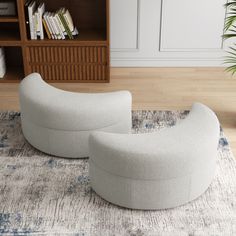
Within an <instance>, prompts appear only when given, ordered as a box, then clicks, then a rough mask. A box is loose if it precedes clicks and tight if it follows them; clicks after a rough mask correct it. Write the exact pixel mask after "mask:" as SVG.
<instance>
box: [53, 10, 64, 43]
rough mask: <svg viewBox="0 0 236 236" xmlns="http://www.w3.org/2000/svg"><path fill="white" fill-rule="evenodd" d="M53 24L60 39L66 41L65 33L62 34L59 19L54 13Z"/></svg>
mask: <svg viewBox="0 0 236 236" xmlns="http://www.w3.org/2000/svg"><path fill="white" fill-rule="evenodd" d="M53 23H54V25H55V29H56V33H57V37H58V39H64V37H65V36H64V34H63V32H61V29H60V26H59V24H58V22H57V17H56V14H55V13H53Z"/></svg>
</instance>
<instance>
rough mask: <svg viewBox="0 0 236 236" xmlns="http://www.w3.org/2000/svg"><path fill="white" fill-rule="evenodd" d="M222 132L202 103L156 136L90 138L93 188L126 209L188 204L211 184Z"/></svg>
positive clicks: (98, 135)
mask: <svg viewBox="0 0 236 236" xmlns="http://www.w3.org/2000/svg"><path fill="white" fill-rule="evenodd" d="M219 133H220V126H219V122H218V119H217V117H216V116H215V114H214V113H213V112H212V111H211V110H210V109H209V108H207V107H206V106H204V105H202V104H199V103H196V104H194V105H193V107H192V109H191V111H190V113H189V115H188V116H187V118H186V119H184V120H182V121H180V122H179V123H178V124H177V125H176V126H174V127H172V128H166V129H163V130H161V131H158V132H155V133H146V134H114V133H105V132H95V133H92V135H91V136H90V139H89V150H90V153H89V154H90V159H89V164H90V178H91V185H92V188H93V189H94V190H95V192H97V194H98V195H100V196H101V197H103V198H104V199H106V200H107V201H109V202H112V203H114V204H117V205H120V206H123V207H127V208H134V209H164V208H172V207H176V206H179V205H182V204H184V203H187V202H189V201H191V200H193V199H195V198H197V197H198V196H200V195H201V194H202V193H203V192H204V191H205V190H206V189H207V188H208V186H209V184H210V183H211V181H212V179H213V176H214V170H215V166H216V157H217V146H218V141H219Z"/></svg>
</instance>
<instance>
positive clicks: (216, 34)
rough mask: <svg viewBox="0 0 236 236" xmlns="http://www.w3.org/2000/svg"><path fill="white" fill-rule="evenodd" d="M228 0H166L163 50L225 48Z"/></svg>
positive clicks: (162, 38)
mask: <svg viewBox="0 0 236 236" xmlns="http://www.w3.org/2000/svg"><path fill="white" fill-rule="evenodd" d="M225 2H226V1H225V0H198V1H196V0H163V1H162V7H163V8H162V25H161V44H160V50H161V51H196V50H197V51H204V50H216V49H221V48H222V38H221V35H222V33H223V27H224V16H225V9H224V6H223V4H224V3H225Z"/></svg>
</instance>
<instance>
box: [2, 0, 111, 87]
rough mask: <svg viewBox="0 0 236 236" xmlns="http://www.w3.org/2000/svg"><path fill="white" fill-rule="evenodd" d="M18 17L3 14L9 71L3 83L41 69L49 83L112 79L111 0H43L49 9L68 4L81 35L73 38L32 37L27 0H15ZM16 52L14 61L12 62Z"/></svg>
mask: <svg viewBox="0 0 236 236" xmlns="http://www.w3.org/2000/svg"><path fill="white" fill-rule="evenodd" d="M15 2H16V5H17V16H16V17H0V32H1V33H0V47H6V48H7V50H6V53H7V54H8V58H6V65H7V73H6V75H5V76H4V78H3V79H0V83H8V82H9V83H10V82H19V81H20V80H21V79H22V78H23V77H24V76H26V75H28V74H29V73H32V72H38V73H40V74H41V75H42V77H43V78H44V79H45V80H46V81H48V82H86V83H87V82H88V83H89V82H97V83H104V82H109V77H110V67H109V65H110V62H109V0H70V1H68V0H58V1H55V0H43V1H40V2H44V3H45V7H46V11H53V12H55V11H57V10H58V9H59V8H61V7H65V8H66V9H68V10H69V12H70V13H71V16H72V19H73V22H74V25H75V26H76V27H77V29H78V31H79V35H78V36H75V38H74V39H65V40H52V39H48V38H47V34H46V33H45V39H43V40H40V39H38V40H31V39H30V38H29V36H27V35H28V34H27V32H28V31H29V29H28V27H29V25H28V24H26V13H27V8H26V7H25V3H26V0H16V1H15ZM15 53H16V54H15ZM11 55H14V63H13V62H11V61H10V62H9V58H11Z"/></svg>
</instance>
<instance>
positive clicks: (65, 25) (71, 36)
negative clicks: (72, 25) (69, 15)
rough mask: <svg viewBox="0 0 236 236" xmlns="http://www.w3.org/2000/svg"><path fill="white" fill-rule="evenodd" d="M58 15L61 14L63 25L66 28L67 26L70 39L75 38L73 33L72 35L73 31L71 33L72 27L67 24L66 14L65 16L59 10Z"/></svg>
mask: <svg viewBox="0 0 236 236" xmlns="http://www.w3.org/2000/svg"><path fill="white" fill-rule="evenodd" d="M58 15H59V17H60V19H61V22H62V24H63V26H64V28H65V31H66V33H67V35H68V37H69V39H73V38H74V37H73V35H72V33H71V31H70V29H69V27H68V25H67V23H66V21H65V19H64V16H63V14H62V12H59V14H58Z"/></svg>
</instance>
